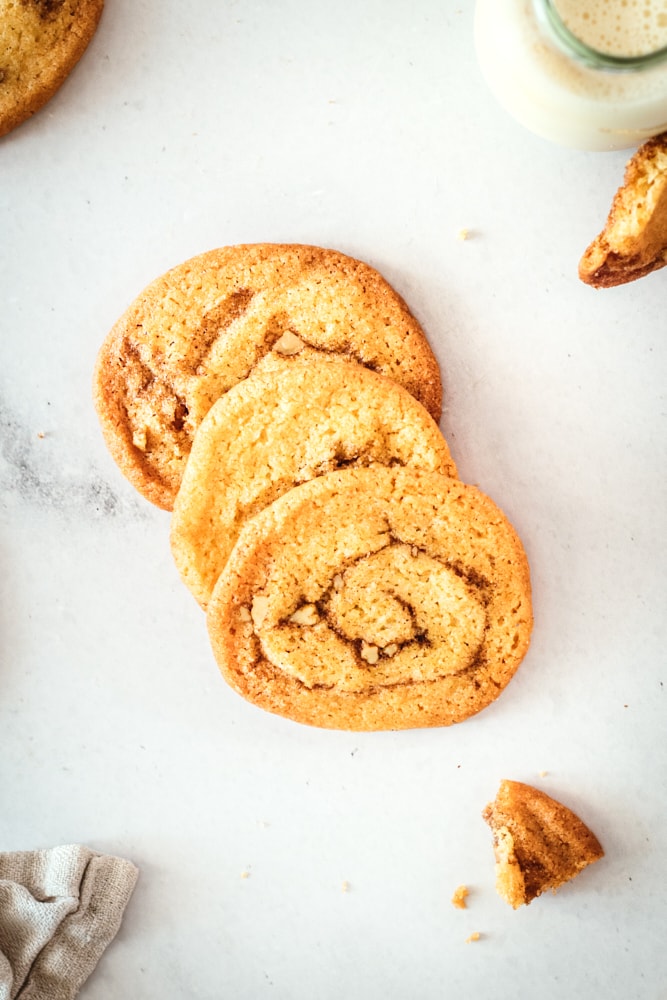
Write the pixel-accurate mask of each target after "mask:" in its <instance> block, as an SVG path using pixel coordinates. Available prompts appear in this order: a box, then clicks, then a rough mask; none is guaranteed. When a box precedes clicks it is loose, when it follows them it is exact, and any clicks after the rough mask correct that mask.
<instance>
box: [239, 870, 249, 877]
mask: <svg viewBox="0 0 667 1000" xmlns="http://www.w3.org/2000/svg"><path fill="white" fill-rule="evenodd" d="M241 878H250V872H249V871H242V872H241Z"/></svg>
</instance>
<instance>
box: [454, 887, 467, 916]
mask: <svg viewBox="0 0 667 1000" xmlns="http://www.w3.org/2000/svg"><path fill="white" fill-rule="evenodd" d="M468 895H469V893H468V886H467V885H460V886H459V887H458V889H456V890H455V892H454V895H453V896H452V904H453V905H454V906H455V907H456V908H457V909H458V910H465V909H466V906H467V904H466V897H467V896H468Z"/></svg>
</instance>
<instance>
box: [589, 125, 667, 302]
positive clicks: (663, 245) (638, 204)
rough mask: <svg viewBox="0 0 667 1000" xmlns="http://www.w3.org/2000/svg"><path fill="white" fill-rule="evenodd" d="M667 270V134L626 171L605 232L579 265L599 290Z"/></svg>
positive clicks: (641, 152)
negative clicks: (663, 269)
mask: <svg viewBox="0 0 667 1000" xmlns="http://www.w3.org/2000/svg"><path fill="white" fill-rule="evenodd" d="M666 264H667V132H664V133H663V134H662V135H658V136H655V138H653V139H649V141H648V142H645V143H644V145H643V146H640V148H639V149H638V150H637V152H636V153H635V155H634V156H633V157H632V159H631V160H630V162H629V163H628V165H627V167H626V170H625V177H624V183H623V185H622V186H621V187H620V188H619V189H618V191H617V192H616V196H615V197H614V200H613V202H612V206H611V211H610V212H609V217H608V219H607V222H606V225H605V228H604V229H603V231H602V232H601V233H600V235H599V236H597V237H596V238H595V239H594V240H593V242H592V243H591V244H590V246H589V247H588V248H587V250H586V252H585V253H584V255H583V257H582V258H581V261H580V262H579V277H580V278H581V280H582V281H584V282H586V284H589V285H593V286H594V287H595V288H612V287H614V286H615V285H623V284H626V283H627V282H629V281H635V280H636V279H637V278H643V277H644V276H645V275H647V274H650V273H651V271H656V270H658V269H659V268H661V267H664V266H665V265H666Z"/></svg>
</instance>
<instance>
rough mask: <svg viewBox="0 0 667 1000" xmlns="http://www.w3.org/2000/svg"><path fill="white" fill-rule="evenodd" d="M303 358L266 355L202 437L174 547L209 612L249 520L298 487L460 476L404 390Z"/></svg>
mask: <svg viewBox="0 0 667 1000" xmlns="http://www.w3.org/2000/svg"><path fill="white" fill-rule="evenodd" d="M304 354H305V349H304V351H303V352H300V353H299V354H297V355H294V356H293V357H286V356H285V357H280V356H274V355H269V356H268V357H266V358H265V359H264V361H263V362H262V363H261V364H259V365H258V366H257V368H256V369H255V372H254V373H253V374H252V375H250V376H249V377H248V378H247V379H244V381H243V382H240V383H239V385H237V386H234V387H233V388H232V389H230V390H229V392H227V393H225V395H224V396H222V397H221V398H220V399H219V400H218V401H217V402H216V403H214V404H213V406H212V407H211V409H210V410H209V412H208V414H207V415H206V417H205V418H204V420H203V422H202V424H201V426H200V428H199V430H198V431H197V433H196V435H195V439H194V445H193V448H192V451H191V453H190V457H189V459H188V464H187V468H186V470H185V475H184V477H183V481H182V483H181V488H180V490H179V491H178V496H177V497H176V503H175V505H174V514H173V517H172V520H171V548H172V552H173V555H174V559H175V561H176V565H177V567H178V569H179V572H180V574H181V577H182V578H183V580H184V582H185V584H186V585H187V586H188V587H189V589H190V590H191V592H192V593H193V594H194V596H195V597H196V598H197V600H198V601H199V603H200V604H201V605H202V607H206V605H207V603H208V601H209V599H210V596H211V592H212V590H213V587H214V586H215V583H216V581H217V579H218V577H219V576H220V573H221V571H222V569H223V567H224V565H225V563H226V561H227V559H228V557H229V554H230V552H231V550H232V549H233V547H234V543H235V542H236V539H237V537H238V534H239V531H240V530H241V528H242V527H243V525H244V523H245V522H246V521H247V520H248V518H249V517H252V516H253V515H254V514H256V513H257V512H258V511H260V510H262V509H263V508H264V507H267V506H268V505H269V504H270V503H272V502H273V501H274V500H277V499H278V497H280V496H282V495H283V494H284V493H285V492H287V490H289V489H292V488H293V487H294V486H298V485H299V484H301V483H304V482H307V481H308V480H310V479H314V478H315V477H316V476H321V475H324V474H325V473H327V472H332V471H334V470H335V469H339V468H345V467H353V466H359V467H363V466H367V467H375V466H378V465H387V466H407V465H410V466H415V467H417V468H421V469H427V470H429V471H431V472H440V473H441V474H443V475H446V476H456V466H455V465H454V461H453V459H452V457H451V455H450V453H449V448H448V446H447V443H446V441H445V439H444V438H443V436H442V434H441V433H440V431H439V429H438V426H437V424H436V423H435V421H434V420H433V418H432V417H431V416H430V415H429V413H428V412H427V411H426V410H425V409H424V407H423V406H422V405H421V403H419V402H418V401H417V400H416V399H415V398H414V397H413V396H411V395H410V393H409V392H408V391H407V390H406V389H403V387H402V386H400V385H398V384H397V383H396V382H393V381H392V380H391V379H389V378H386V377H385V376H384V375H379V374H377V373H376V372H373V371H370V370H369V369H368V368H364V367H363V365H357V364H354V363H352V362H349V361H343V360H342V359H340V358H337V357H335V356H326V355H320V354H319V353H317V352H310V354H308V355H307V356H304ZM313 355H314V356H313Z"/></svg>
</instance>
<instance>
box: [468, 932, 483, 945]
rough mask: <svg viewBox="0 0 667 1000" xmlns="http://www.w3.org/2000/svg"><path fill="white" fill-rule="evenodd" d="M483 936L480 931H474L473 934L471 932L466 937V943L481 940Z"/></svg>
mask: <svg viewBox="0 0 667 1000" xmlns="http://www.w3.org/2000/svg"><path fill="white" fill-rule="evenodd" d="M481 936H482V935H481V934H480V933H479V931H473V932H472V934H469V935H468V937H467V938H466V944H470V942H471V941H479V940H480V938H481Z"/></svg>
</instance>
